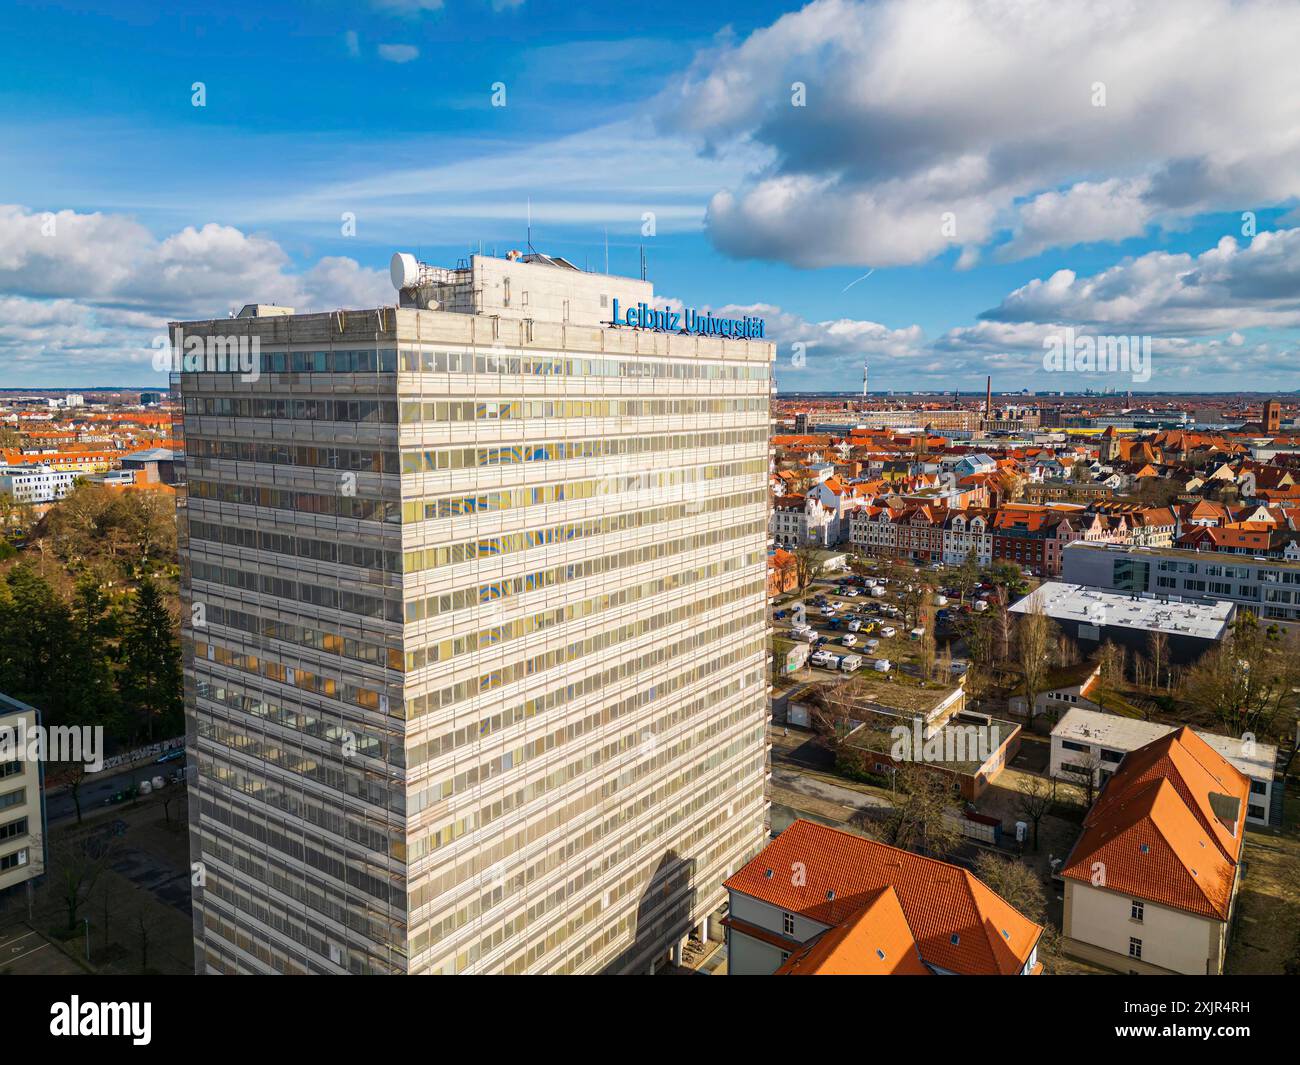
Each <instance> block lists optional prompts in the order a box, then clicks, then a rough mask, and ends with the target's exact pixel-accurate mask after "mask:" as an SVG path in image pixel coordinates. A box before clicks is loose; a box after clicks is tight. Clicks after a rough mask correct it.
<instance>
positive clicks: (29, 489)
mask: <svg viewBox="0 0 1300 1065" xmlns="http://www.w3.org/2000/svg"><path fill="white" fill-rule="evenodd" d="M76 479H77V475H76V474H75V473H70V472H63V471H60V470H56V469H54V468H53V467H52V466H47V465H37V464H35V463H33V464H30V465H19V466H0V492H4V493H6V494H8V495H10V496H12V497H13V500H14V502H15V503H32V504H37V503H53V502H55V501H56V500H59V499H62V498H63V497H64V496H66V495H67V494H68V493H69V492H71V491H72V485H73V482H74V481H76Z"/></svg>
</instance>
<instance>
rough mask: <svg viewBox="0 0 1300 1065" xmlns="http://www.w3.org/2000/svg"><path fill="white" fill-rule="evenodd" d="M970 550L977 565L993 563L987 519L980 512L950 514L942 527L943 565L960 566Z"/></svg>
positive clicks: (991, 532)
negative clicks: (968, 515)
mask: <svg viewBox="0 0 1300 1065" xmlns="http://www.w3.org/2000/svg"><path fill="white" fill-rule="evenodd" d="M972 551H973V552H974V553H975V562H976V564H977V565H979V566H991V565H992V564H993V530H992V528H991V526H990V525H989V519H988V518H987V517H985V516H984V515H982V514H976V515H973V516H971V517H967V516H966V515H964V514H954V515H952V517H950V518H949V519H948V520H947V522H946V524H945V525H944V529H943V563H944V565H945V566H960V565H961V564H962V563H963V562H965V561H966V559H967V558H968V557H970V554H971V552H972Z"/></svg>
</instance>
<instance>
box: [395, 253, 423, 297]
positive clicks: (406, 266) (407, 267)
mask: <svg viewBox="0 0 1300 1065" xmlns="http://www.w3.org/2000/svg"><path fill="white" fill-rule="evenodd" d="M388 273H389V275H390V276H391V277H392V279H393V288H397V289H402V288H413V287H414V286H415V285H416V284H418V283H419V280H420V264H419V263H418V262H416V259H415V256H414V255H412V254H410V252H404V251H396V252H393V261H392V262H391V263H389V264H388Z"/></svg>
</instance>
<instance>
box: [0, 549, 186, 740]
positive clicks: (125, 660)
mask: <svg viewBox="0 0 1300 1065" xmlns="http://www.w3.org/2000/svg"><path fill="white" fill-rule="evenodd" d="M0 691H3V692H5V693H6V694H8V695H12V696H14V697H15V698H18V699H22V700H24V701H25V702H29V703H31V704H32V705H33V706H36V707H39V708H40V709H41V711H42V713H43V714H44V716H45V719H46V722H47V724H53V725H90V726H95V725H100V726H103V727H104V730H105V733H106V735H108V736H110V737H112V738H113V739H114V740H116V741H118V742H119V743H123V744H133V743H138V742H148V741H151V740H153V739H156V738H161V737H164V736H171V735H175V734H177V733H178V732H180V731H181V729H182V728H183V727H184V716H183V711H182V699H181V663H180V643H179V638H178V630H177V624H176V619H175V617H174V616H173V614H172V611H171V610H170V609H169V607H168V605H167V603H166V602H165V600H164V596H163V593H162V591H161V589H160V587H159V585H158V584H157V583H156V582H155V581H153V580H152V579H150V578H145V579H143V580H141V581H140V582H139V583H138V585H137V586H136V588H135V589H134V590H133V591H128V592H126V593H125V594H123V595H120V596H117V597H115V598H112V599H110V598H109V597H108V596H107V595H106V594H105V592H104V590H103V589H102V588H101V587H100V586H99V585H98V584H97V583H96V582H95V581H94V579H93V578H91V577H88V576H87V577H83V578H82V579H81V580H80V581H78V582H77V584H76V585H75V587H74V589H73V591H72V593H71V594H70V595H67V596H65V595H64V594H63V593H61V592H60V591H59V590H58V589H57V588H56V587H55V586H54V585H53V584H52V583H51V582H50V581H49V580H47V579H46V577H45V576H44V575H43V574H42V573H41V572H40V569H39V567H38V566H37V564H36V563H35V562H34V561H33V560H30V559H24V560H22V561H20V562H18V563H17V564H15V565H13V566H12V567H11V568H10V569H9V570H8V572H7V573H5V574H4V577H3V579H0Z"/></svg>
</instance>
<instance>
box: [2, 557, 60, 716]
mask: <svg viewBox="0 0 1300 1065" xmlns="http://www.w3.org/2000/svg"><path fill="white" fill-rule="evenodd" d="M71 633H72V616H71V612H70V611H69V609H68V606H67V604H66V603H65V602H64V601H63V599H62V598H60V596H59V594H58V592H57V591H55V589H54V588H53V586H52V585H51V584H50V583H49V581H47V580H46V579H45V578H44V577H43V576H42V575H41V574H40V572H39V571H38V570H37V568H36V566H35V565H34V564H32V563H30V562H20V563H19V564H18V565H16V566H14V567H13V569H11V570H10V571H9V572H8V574H7V575H6V576H5V579H4V581H3V582H0V691H5V692H7V693H9V694H12V695H15V696H16V697H18V698H20V699H23V700H25V701H26V702H30V703H33V704H34V705H36V706H39V707H40V708H41V709H42V710H44V711H45V712H46V713H47V714H48V715H49V716H50V719H51V720H52V721H55V722H60V721H62V720H63V714H64V712H65V710H66V709H67V707H68V696H69V692H68V670H67V666H68V659H69V657H70V651H71Z"/></svg>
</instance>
